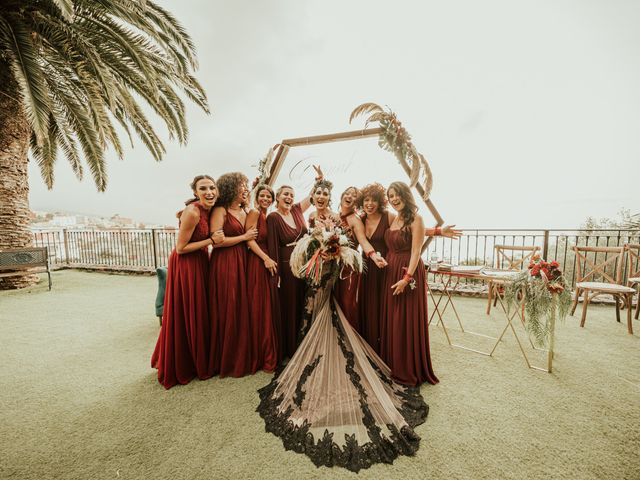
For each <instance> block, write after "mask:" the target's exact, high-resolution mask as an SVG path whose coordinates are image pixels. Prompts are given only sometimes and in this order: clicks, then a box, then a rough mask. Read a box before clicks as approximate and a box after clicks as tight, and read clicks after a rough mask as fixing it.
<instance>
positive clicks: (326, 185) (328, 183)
mask: <svg viewBox="0 0 640 480" xmlns="http://www.w3.org/2000/svg"><path fill="white" fill-rule="evenodd" d="M318 188H326V189H327V190H329V196H331V190H333V183H332V182H331V181H329V180H325V179H324V178H323V179H322V180H318V181H317V182H316V183H314V184H313V189H312V190H311V196H310V197H309V201H310V202H311V205H314V203H313V194H314V193H316V190H317V189H318ZM328 206H329V207H330V206H331V198H329V205H328Z"/></svg>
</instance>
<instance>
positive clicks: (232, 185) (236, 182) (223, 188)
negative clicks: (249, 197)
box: [216, 172, 249, 208]
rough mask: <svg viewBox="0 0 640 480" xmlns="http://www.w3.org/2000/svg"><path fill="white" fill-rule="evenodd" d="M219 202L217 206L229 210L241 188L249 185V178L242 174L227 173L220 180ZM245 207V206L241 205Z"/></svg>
mask: <svg viewBox="0 0 640 480" xmlns="http://www.w3.org/2000/svg"><path fill="white" fill-rule="evenodd" d="M217 183H218V201H217V202H216V206H221V207H224V208H229V206H230V205H231V202H233V199H234V198H236V197H237V196H238V192H239V191H240V187H241V186H242V185H243V184H244V185H248V183H249V179H248V178H247V176H246V175H245V174H243V173H240V172H232V173H225V174H224V175H221V176H220V178H218V182H217ZM240 206H241V207H243V208H244V207H245V205H244V204H242V205H240Z"/></svg>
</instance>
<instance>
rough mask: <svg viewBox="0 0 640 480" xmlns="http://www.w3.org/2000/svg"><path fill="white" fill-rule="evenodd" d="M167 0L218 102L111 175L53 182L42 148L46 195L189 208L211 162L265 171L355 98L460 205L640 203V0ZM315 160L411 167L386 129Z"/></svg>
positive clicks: (464, 210)
mask: <svg viewBox="0 0 640 480" xmlns="http://www.w3.org/2000/svg"><path fill="white" fill-rule="evenodd" d="M160 3H161V4H162V5H164V6H165V7H167V8H168V9H169V10H171V11H172V12H173V13H174V14H175V15H176V16H177V17H178V18H179V19H180V20H181V22H182V23H183V24H184V25H185V27H186V28H187V29H188V31H189V32H190V34H191V35H192V37H193V39H194V41H195V44H196V46H197V49H198V58H199V61H200V70H199V71H198V72H197V76H198V78H199V79H200V80H201V82H202V83H203V85H204V87H205V89H206V91H207V94H208V97H209V101H210V104H211V108H212V110H213V114H212V115H208V116H207V115H205V114H204V113H203V112H200V111H198V110H197V109H196V107H195V106H193V105H190V106H189V112H188V120H189V125H190V131H191V135H190V141H189V144H188V145H187V146H186V147H180V146H178V145H177V144H172V143H167V155H166V158H165V159H164V160H163V161H162V162H160V163H156V162H154V161H153V159H152V158H151V156H150V155H149V154H148V153H147V151H146V150H145V149H144V147H143V145H142V144H141V143H140V142H136V143H135V148H134V149H131V150H128V151H127V153H126V156H125V159H124V160H123V161H118V160H116V159H115V158H113V155H110V159H111V161H109V165H108V172H109V184H108V189H107V192H106V193H97V192H96V190H95V187H94V185H93V183H92V181H91V179H90V178H86V179H85V180H84V181H83V182H78V181H77V180H76V179H75V178H74V177H73V175H72V173H71V170H70V168H68V166H67V165H66V164H65V163H64V161H63V160H62V159H61V160H60V161H59V165H58V166H57V168H56V183H55V186H54V189H53V190H52V191H47V190H46V188H45V187H44V184H43V183H42V181H41V180H40V178H39V173H38V171H37V169H36V168H35V165H33V164H32V165H31V167H30V175H31V206H32V208H33V209H35V210H41V209H47V210H70V211H75V212H82V213H94V214H101V215H112V214H114V213H119V214H120V215H123V216H129V217H133V218H134V219H136V220H141V221H147V222H157V223H163V224H168V225H174V224H175V219H174V214H175V211H176V210H177V209H178V208H179V207H180V205H181V203H182V201H183V200H184V199H186V198H188V197H189V196H190V192H189V187H188V184H189V181H190V179H191V178H192V177H193V176H194V175H196V174H198V173H203V172H206V173H210V174H212V175H214V176H216V177H217V176H219V175H220V174H222V173H224V172H227V171H234V170H241V171H243V172H245V173H246V174H247V175H248V176H249V177H250V178H253V177H254V176H255V169H252V167H251V165H253V164H255V163H256V162H257V161H258V160H259V158H260V157H261V156H263V155H264V153H265V151H266V149H267V148H268V147H269V146H271V145H273V144H274V143H277V142H278V141H280V140H282V139H283V138H290V137H297V136H306V135H315V134H323V133H332V132H339V131H344V130H350V129H353V126H349V125H348V117H349V113H350V112H351V110H352V109H353V108H354V107H355V106H357V105H358V104H360V103H363V102H367V101H373V102H376V103H379V104H381V105H388V106H389V107H391V108H392V109H393V110H394V111H395V112H396V113H397V114H398V116H399V118H400V119H401V120H402V122H403V124H404V125H405V126H406V128H407V130H408V131H409V132H410V133H411V134H412V136H413V140H414V143H415V144H416V146H417V147H418V149H419V150H420V151H421V152H422V153H424V154H425V155H426V156H427V158H428V159H429V161H430V164H431V168H432V170H433V173H434V189H433V194H432V199H433V201H434V203H435V204H436V206H437V207H438V209H439V210H440V212H441V214H442V215H443V217H444V218H445V220H447V221H448V222H454V223H457V224H458V225H459V226H461V227H487V228H541V227H551V228H573V227H577V226H578V225H579V224H580V223H581V222H582V221H583V220H584V219H585V217H587V216H588V215H593V216H597V217H601V216H614V215H615V214H616V212H617V211H618V210H619V209H620V208H622V207H627V208H631V209H632V210H633V211H640V195H639V194H638V185H639V184H638V178H639V176H640V162H639V161H638V160H639V158H640V142H639V141H638V133H639V131H640V89H639V88H638V85H640V29H638V28H637V26H638V24H640V2H637V1H633V0H629V1H621V0H610V1H604V0H598V1H588V0H573V1H571V0H560V1H556V0H546V1H544V0H543V1H535V2H532V1H526V2H525V1H519V0H518V1H516V0H502V1H500V0H485V1H482V2H477V1H474V0H465V1H462V0H461V1H451V2H442V1H431V0H429V1H418V0H414V1H395V2H389V1H385V2H382V1H378V0H375V1H374V0H367V1H349V2H346V1H336V0H322V1H300V0H273V1H249V0H238V1H235V0H234V1H231V0H228V1H220V0H215V1H205V0H183V1H177V0H176V1H169V0H163V1H161V2H160ZM357 125H358V127H359V126H361V125H362V123H358V124H357ZM159 126H160V125H159ZM165 137H166V135H165ZM297 162H300V164H299V165H298V168H297V169H294V171H293V173H292V176H294V177H295V176H296V175H297V174H298V173H299V172H300V171H301V170H303V168H301V167H303V166H304V165H307V166H308V165H309V164H310V163H321V164H322V165H325V166H326V169H327V170H328V172H329V173H330V175H331V177H332V179H333V180H334V181H335V183H336V190H337V191H336V192H334V194H335V195H336V196H337V195H338V194H339V192H340V189H341V188H342V187H343V186H346V185H348V184H354V183H355V184H356V185H364V184H366V183H368V182H370V181H374V180H377V181H380V182H382V183H384V184H388V183H389V182H390V181H392V180H395V179H398V178H400V179H402V177H403V175H402V174H401V173H400V170H399V167H398V166H397V165H396V164H395V160H394V159H393V158H392V157H391V156H390V155H389V154H384V153H383V152H381V151H379V149H377V147H376V146H375V140H372V139H369V140H361V141H359V142H349V143H341V144H332V145H329V146H323V147H318V148H311V147H307V148H305V149H302V150H295V151H294V153H293V154H292V155H291V158H290V159H289V161H288V162H287V166H286V167H285V169H283V172H284V173H283V175H282V176H281V179H280V180H282V181H284V180H285V179H287V180H289V179H288V178H285V177H287V176H288V173H289V171H290V170H291V168H292V167H293V166H294V165H295V164H296V163H297ZM294 180H295V181H299V182H300V183H299V185H306V184H305V183H304V181H303V179H296V178H294ZM278 183H280V181H279V182H278ZM297 185H298V184H297ZM305 188H306V187H305ZM299 193H300V192H299Z"/></svg>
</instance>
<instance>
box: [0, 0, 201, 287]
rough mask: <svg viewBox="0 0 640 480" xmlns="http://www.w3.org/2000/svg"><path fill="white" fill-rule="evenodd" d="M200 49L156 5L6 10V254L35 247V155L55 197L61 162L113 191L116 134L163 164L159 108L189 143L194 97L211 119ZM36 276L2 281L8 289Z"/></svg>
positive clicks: (0, 180) (124, 2)
mask: <svg viewBox="0 0 640 480" xmlns="http://www.w3.org/2000/svg"><path fill="white" fill-rule="evenodd" d="M196 69H197V62H196V56H195V48H194V45H193V43H192V41H191V38H190V37H189V35H188V34H187V32H186V31H185V30H184V29H183V27H182V26H181V25H180V24H179V23H178V21H177V20H176V19H175V18H174V17H173V16H172V15H171V13H169V12H168V11H166V10H165V9H163V8H161V7H160V6H158V5H157V4H155V3H154V2H152V1H149V0H147V1H134V0H100V1H96V0H33V1H29V2H25V1H23V0H3V1H2V8H1V9H0V249H3V248H20V247H25V246H28V245H30V244H31V239H32V235H31V232H30V231H29V228H28V226H29V200H28V193H29V185H28V178H27V165H28V161H29V154H30V155H31V157H32V158H33V159H34V160H35V161H36V162H37V164H38V166H39V168H40V171H41V173H42V178H43V180H44V182H45V184H46V185H47V187H48V188H52V187H53V183H54V178H53V172H54V165H55V162H56V159H57V157H58V154H59V153H60V152H61V153H62V156H63V157H65V158H66V159H67V161H68V162H69V164H70V165H71V168H72V169H73V171H74V173H75V174H76V176H77V177H78V178H79V179H82V178H83V175H84V170H85V167H88V169H89V172H90V174H91V176H92V178H93V181H94V182H95V184H96V187H97V189H98V190H99V191H104V190H105V189H106V187H107V173H106V166H105V151H106V149H107V148H108V147H112V148H113V149H114V151H115V152H116V154H117V155H118V157H119V158H122V156H123V148H122V144H121V140H120V138H119V136H118V133H117V132H116V125H119V127H120V128H121V131H123V132H125V133H126V135H127V136H128V138H129V141H130V142H132V138H131V137H132V133H135V135H136V136H137V137H138V138H139V139H140V140H141V141H142V143H143V144H144V145H145V146H146V147H147V149H148V150H149V151H150V152H151V154H152V156H153V158H154V159H156V160H161V159H162V157H163V154H164V153H165V148H164V145H163V144H162V142H161V140H160V138H159V137H158V135H157V134H156V132H155V130H154V129H153V128H152V125H151V123H150V121H149V119H148V118H147V116H146V115H145V113H144V111H143V108H142V105H143V104H146V105H147V106H149V107H151V109H152V110H153V112H155V114H156V115H157V116H158V117H160V119H162V120H163V122H164V123H165V125H166V126H167V128H168V131H169V135H170V138H171V139H174V138H176V139H177V140H178V141H179V142H180V143H182V144H184V143H185V142H186V141H187V133H188V129H187V124H186V121H185V105H184V102H183V100H182V98H181V96H180V95H184V96H186V98H188V99H189V100H191V101H193V102H194V103H195V104H196V105H198V106H199V107H201V108H202V109H203V110H205V111H207V112H208V109H209V107H208V104H207V99H206V95H205V92H204V90H203V89H202V87H201V86H200V84H199V83H198V81H197V80H196V78H195V77H194V75H193V72H194V71H195V70H196ZM32 277H33V276H24V277H9V278H6V279H0V289H6V288H17V287H23V286H27V285H29V284H30V283H32V282H33V281H34V279H33V278H32Z"/></svg>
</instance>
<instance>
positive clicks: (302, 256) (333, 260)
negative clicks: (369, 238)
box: [290, 218, 362, 288]
mask: <svg viewBox="0 0 640 480" xmlns="http://www.w3.org/2000/svg"><path fill="white" fill-rule="evenodd" d="M290 262H291V263H290V264H291V271H292V272H293V274H294V275H295V276H296V277H298V278H302V279H305V280H306V281H307V283H308V284H309V285H310V286H312V287H316V288H317V287H320V288H322V287H324V286H325V285H326V284H327V282H328V281H329V280H331V279H335V278H338V277H339V276H340V273H341V271H342V270H343V269H344V268H345V267H350V268H352V269H353V270H355V271H358V272H361V271H362V256H361V255H360V253H358V251H357V250H354V249H353V248H352V247H351V242H350V241H349V237H347V234H346V233H345V231H344V230H343V229H342V228H341V227H340V226H339V225H338V223H337V222H336V221H335V219H333V218H316V221H315V227H314V228H313V229H312V230H311V232H309V233H308V234H307V235H305V236H304V237H302V238H301V239H300V240H298V241H297V242H296V245H295V247H294V249H293V252H292V253H291V260H290Z"/></svg>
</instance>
